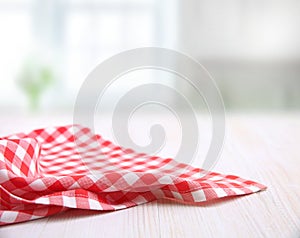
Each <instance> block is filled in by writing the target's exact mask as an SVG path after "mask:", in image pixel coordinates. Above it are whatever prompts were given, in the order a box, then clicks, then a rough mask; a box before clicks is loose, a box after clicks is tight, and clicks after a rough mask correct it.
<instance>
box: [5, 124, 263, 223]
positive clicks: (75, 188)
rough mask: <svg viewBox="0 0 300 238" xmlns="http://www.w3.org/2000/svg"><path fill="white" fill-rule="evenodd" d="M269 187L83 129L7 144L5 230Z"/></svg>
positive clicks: (38, 133)
mask: <svg viewBox="0 0 300 238" xmlns="http://www.w3.org/2000/svg"><path fill="white" fill-rule="evenodd" d="M265 188H266V187H265V186H264V185H262V184H259V183H256V182H254V181H250V180H245V179H242V178H240V177H237V176H233V175H222V174H219V173H215V172H208V171H204V170H201V169H199V168H194V167H191V166H188V165H186V164H183V163H178V162H176V161H175V160H173V159H170V158H167V159H163V158H160V157H156V156H150V155H146V154H142V153H136V152H134V151H133V150H131V149H124V148H121V147H119V146H116V145H114V144H113V143H112V142H110V141H107V140H104V139H103V138H102V137H101V136H99V135H94V134H93V133H92V132H91V131H90V130H89V129H88V128H84V127H80V126H63V127H55V128H46V129H39V130H35V131H32V132H31V133H29V134H24V133H21V134H16V135H12V136H8V137H3V138H0V195H1V200H0V225H5V224H11V223H17V222H22V221H27V220H33V219H37V218H41V217H46V216H49V215H52V214H56V213H58V212H61V211H63V210H66V209H70V208H79V209H91V210H105V211H109V210H118V209H123V208H128V207H132V206H136V205H139V204H143V203H146V202H150V201H153V200H156V199H160V198H169V199H176V200H178V201H182V202H190V203H198V202H202V201H208V200H212V199H217V198H222V197H227V196H235V195H242V194H250V193H253V192H257V191H260V190H263V189H265Z"/></svg>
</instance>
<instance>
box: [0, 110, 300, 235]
mask: <svg viewBox="0 0 300 238" xmlns="http://www.w3.org/2000/svg"><path fill="white" fill-rule="evenodd" d="M16 120H19V119H10V118H9V117H1V119H0V123H1V129H0V136H1V135H5V134H7V133H12V132H17V131H18V130H20V131H22V130H24V129H33V128H34V127H38V126H44V125H49V124H51V123H53V124H57V123H58V125H61V124H64V123H67V122H68V121H69V119H68V118H67V117H66V118H59V117H57V118H55V119H52V120H50V119H48V120H46V121H45V120H41V119H36V120H31V121H25V122H23V123H18V122H17V121H16ZM68 124H70V123H68ZM213 170H214V171H217V172H221V173H228V174H235V175H238V176H241V177H244V178H249V179H253V180H256V181H258V182H260V183H263V184H265V185H267V186H268V189H267V190H266V191H263V192H259V193H255V194H252V195H248V196H241V197H235V198H230V199H223V200H218V201H214V202H206V203H202V204H199V205H186V204H181V203H177V202H174V201H169V200H160V201H156V202H152V203H148V204H144V205H140V206H137V207H133V208H129V209H125V210H120V211H116V212H98V211H83V210H70V211H67V212H64V213H61V214H57V215H54V216H51V217H48V218H44V219H39V220H35V221H30V222H25V223H21V224H15V225H9V226H4V227H1V228H0V237H1V238H15V237H20V238H21V237H30V238H36V237H72V238H77V237H78V238H79V237H272V238H274V237H288V238H290V237H291V238H294V237H295V238H296V237H300V115H299V114H297V113H288V114H283V113H282V114H264V115H263V114H250V113H248V114H230V115H227V135H226V142H225V145H224V149H223V153H222V155H221V157H220V159H219V160H218V163H217V164H216V166H215V167H214V168H213Z"/></svg>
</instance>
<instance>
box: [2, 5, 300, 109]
mask: <svg viewBox="0 0 300 238" xmlns="http://www.w3.org/2000/svg"><path fill="white" fill-rule="evenodd" d="M0 34H1V35H0V85H1V86H0V109H1V112H0V113H1V115H7V114H9V113H20V114H21V115H22V113H23V114H24V113H25V114H26V113H29V112H34V113H35V114H39V113H45V112H47V113H51V112H55V113H59V112H64V113H65V112H67V113H72V111H73V106H74V103H75V100H76V95H77V93H78V91H79V88H80V86H81V84H82V82H83V81H84V79H85V77H86V76H87V75H88V73H89V72H90V71H91V70H92V69H93V68H94V67H95V66H96V65H97V64H99V63H101V62H102V61H103V60H105V59H107V58H108V57H110V56H113V55H115V54H117V53H119V52H121V51H124V50H128V49H132V48H138V47H145V46H157V47H165V48H170V49H174V50H177V51H180V52H182V53H184V54H187V55H189V56H191V57H193V58H195V59H197V60H198V61H199V62H200V63H202V64H203V65H204V66H205V67H206V68H207V70H208V71H209V72H210V74H211V75H212V76H213V78H214V79H215V80H216V82H217V84H218V86H219V88H220V90H221V93H222V96H223V98H224V103H225V106H226V110H227V111H264V112H269V111H295V110H298V109H300V91H299V90H300V2H299V1H297V0H285V1H283V0H282V1H279V0H229V1H218V0H190V1H179V0H178V1H176V0H164V1H159V0H109V1H104V0H69V1H63V0H52V1H51V0H47V1H38V0H34V1H30V0H0ZM140 77H141V76H140ZM145 77H148V78H147V80H148V82H149V81H150V82H151V81H155V80H156V81H157V80H159V77H151V76H149V74H148V76H145ZM122 85H123V86H122ZM127 86H128V83H125V84H124V81H123V84H122V83H121V84H120V86H119V87H117V89H116V90H115V92H114V93H115V94H118V90H119V91H120V90H122V87H124V88H125V87H127ZM173 86H174V87H175V88H176V87H177V88H181V89H182V90H184V91H185V93H186V94H187V95H189V96H190V97H191V98H195V97H193V91H192V90H189V88H188V87H182V85H180V83H175V84H174V85H173ZM195 101H196V103H197V99H195Z"/></svg>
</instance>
